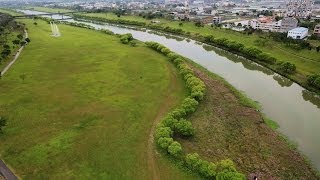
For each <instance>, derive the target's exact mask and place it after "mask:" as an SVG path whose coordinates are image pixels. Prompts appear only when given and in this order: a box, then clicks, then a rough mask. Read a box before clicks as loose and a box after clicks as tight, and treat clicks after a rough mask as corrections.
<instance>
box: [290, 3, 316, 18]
mask: <svg viewBox="0 0 320 180" xmlns="http://www.w3.org/2000/svg"><path fill="white" fill-rule="evenodd" d="M313 6H314V0H289V1H288V3H287V15H288V16H295V17H307V16H310V15H311V12H312V9H313Z"/></svg>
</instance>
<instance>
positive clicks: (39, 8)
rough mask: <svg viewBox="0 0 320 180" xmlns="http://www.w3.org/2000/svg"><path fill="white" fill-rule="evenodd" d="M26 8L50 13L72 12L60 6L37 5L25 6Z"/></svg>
mask: <svg viewBox="0 0 320 180" xmlns="http://www.w3.org/2000/svg"><path fill="white" fill-rule="evenodd" d="M26 8H27V9H32V10H35V11H42V12H51V13H58V12H60V13H65V12H72V10H70V9H62V8H59V9H58V8H47V7H39V6H27V7H26Z"/></svg>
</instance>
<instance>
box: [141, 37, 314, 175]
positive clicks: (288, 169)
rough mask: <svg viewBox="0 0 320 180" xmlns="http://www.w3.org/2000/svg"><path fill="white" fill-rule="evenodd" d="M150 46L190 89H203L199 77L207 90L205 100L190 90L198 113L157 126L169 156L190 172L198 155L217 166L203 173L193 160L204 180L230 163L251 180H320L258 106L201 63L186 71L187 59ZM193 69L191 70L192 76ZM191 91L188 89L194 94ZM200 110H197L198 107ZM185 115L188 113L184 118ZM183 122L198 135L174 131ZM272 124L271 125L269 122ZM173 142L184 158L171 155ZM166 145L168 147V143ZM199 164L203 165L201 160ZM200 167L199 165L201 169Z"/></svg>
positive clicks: (176, 113)
mask: <svg viewBox="0 0 320 180" xmlns="http://www.w3.org/2000/svg"><path fill="white" fill-rule="evenodd" d="M147 44H148V46H150V47H152V48H153V49H155V50H157V51H158V52H161V53H162V54H164V55H166V56H167V57H168V58H169V60H170V61H171V62H173V63H174V64H175V65H176V66H177V67H178V69H180V73H181V74H182V76H183V77H184V78H185V80H186V81H187V83H190V82H191V80H190V79H192V83H191V84H193V85H192V86H196V87H199V86H200V87H201V83H197V81H196V79H193V77H192V76H193V75H192V74H193V73H194V74H195V75H196V76H197V77H198V78H200V79H201V80H202V81H203V82H204V83H205V86H206V93H205V96H204V98H203V97H202V95H201V93H200V92H198V93H195V94H197V96H195V97H194V96H192V94H193V93H194V92H193V90H191V97H190V98H194V99H195V100H194V101H196V102H197V101H198V103H199V106H198V108H196V109H197V110H196V111H195V110H191V109H192V108H195V107H194V106H192V107H188V105H181V106H178V107H177V108H176V109H175V110H173V111H172V113H169V114H168V115H167V116H166V117H165V118H164V119H163V120H162V121H161V122H160V124H159V125H158V127H157V131H156V132H157V133H156V137H155V138H156V140H158V141H157V142H158V144H159V146H160V147H162V148H164V149H165V150H166V148H168V152H169V154H170V155H172V156H173V157H174V158H176V159H180V160H182V161H185V163H186V164H187V166H188V167H189V168H190V164H189V163H190V161H189V160H190V159H188V157H193V158H196V159H197V158H198V157H197V156H198V155H195V156H194V155H193V153H197V154H199V155H200V157H201V158H200V159H204V160H203V161H208V160H209V161H210V162H213V163H214V166H216V167H217V170H216V169H215V168H213V167H212V165H210V166H208V169H206V170H205V169H202V168H201V165H200V167H197V165H195V164H193V163H197V162H195V161H197V160H196V159H193V160H192V163H191V170H193V171H196V172H197V171H198V173H200V174H202V175H203V176H205V177H212V176H213V177H216V178H218V179H219V177H220V176H221V174H220V173H221V172H219V170H218V169H219V167H220V166H221V163H222V162H223V161H224V159H225V158H228V159H231V160H232V161H235V162H236V165H237V166H235V167H237V169H238V168H239V169H240V172H243V173H245V174H246V175H247V177H248V178H249V177H251V176H258V178H259V179H286V178H289V179H294V178H297V179H319V178H320V177H319V176H318V174H317V171H316V170H314V169H313V167H312V166H311V165H310V164H308V163H307V162H306V161H305V159H304V156H303V155H301V154H300V153H299V152H297V150H296V149H294V148H292V147H290V146H289V145H288V144H287V141H286V140H285V139H283V136H282V135H281V134H279V133H277V132H276V131H274V130H273V129H272V128H271V127H269V126H267V123H266V122H265V120H264V117H263V115H262V114H261V113H260V112H259V111H258V110H259V109H257V105H256V103H254V102H252V101H251V100H250V99H248V98H246V97H245V96H243V95H242V94H241V93H239V92H238V91H237V90H235V89H234V88H233V87H232V86H230V85H229V84H228V83H227V82H225V81H224V80H223V79H221V78H220V77H218V76H217V75H215V74H212V73H210V72H209V71H207V70H205V69H204V68H203V67H201V66H199V65H197V64H196V63H194V62H192V61H188V62H189V64H188V65H187V66H185V65H183V61H182V59H185V58H183V57H179V56H177V55H174V54H172V53H171V52H170V51H169V50H168V49H166V48H165V47H163V46H161V45H158V44H157V43H147ZM179 58H180V59H179ZM185 60H186V59H185ZM188 66H189V67H188ZM188 68H191V72H190V69H189V70H188ZM192 71H193V73H192ZM199 84H200V85H199ZM192 86H191V87H190V86H188V87H189V88H190V89H193V88H192ZM199 89H201V88H199ZM190 101H191V100H190ZM195 106H196V107H197V105H195ZM184 107H185V110H184ZM180 111H186V112H185V113H179V112H180ZM185 114H186V115H185ZM181 117H182V118H186V119H187V120H188V121H191V122H192V126H193V127H195V129H194V133H193V135H191V136H190V135H187V136H186V134H184V133H182V134H181V132H180V131H179V130H177V129H176V128H175V126H174V124H175V123H179V122H181V121H185V120H181V119H180V120H179V118H181ZM175 119H176V120H175ZM268 121H269V122H270V120H268ZM167 129H170V130H172V131H173V135H172V134H171V135H168V134H167V133H164V132H167ZM160 132H161V133H160ZM187 132H188V131H187ZM159 135H160V136H159ZM171 137H172V138H174V140H177V141H178V142H180V143H182V146H181V147H182V149H183V154H182V155H179V154H178V153H177V154H175V153H172V152H171V151H170V146H169V147H168V146H165V144H166V143H165V142H166V141H169V140H170V138H171ZM164 140H166V141H165V142H163V141H164ZM171 142H172V140H171ZM172 143H175V141H173V142H172ZM184 156H186V158H184ZM200 161H201V162H202V160H200ZM201 162H199V163H200V164H201ZM232 164H233V163H232V162H230V169H233V168H234V167H233V165H232ZM231 167H232V168H231ZM230 169H229V170H230ZM220 170H221V169H220ZM211 173H213V174H211ZM215 173H216V174H215ZM229 173H230V174H229V175H230V177H234V178H235V177H238V178H240V177H241V175H239V174H237V171H236V170H235V169H234V170H231V171H230V172H229ZM240 179H241V178H240Z"/></svg>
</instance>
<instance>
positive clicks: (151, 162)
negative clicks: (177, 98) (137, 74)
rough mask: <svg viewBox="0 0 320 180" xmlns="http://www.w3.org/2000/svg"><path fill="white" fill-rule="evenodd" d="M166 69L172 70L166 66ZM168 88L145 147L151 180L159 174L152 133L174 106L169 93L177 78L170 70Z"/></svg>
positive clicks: (157, 178)
mask: <svg viewBox="0 0 320 180" xmlns="http://www.w3.org/2000/svg"><path fill="white" fill-rule="evenodd" d="M168 69H172V68H171V67H169V65H168ZM169 78H170V79H169V81H170V82H169V86H168V89H167V91H166V96H165V98H164V100H163V102H162V103H161V106H160V109H159V110H158V113H157V116H156V117H155V119H154V120H153V124H152V128H151V130H150V133H149V139H148V147H147V158H148V159H147V161H148V167H149V169H150V171H151V172H152V174H153V175H152V179H153V180H160V172H159V167H158V165H157V163H156V155H157V153H158V152H157V150H156V148H155V142H154V136H153V135H154V133H155V129H156V126H157V124H158V123H159V122H160V120H161V118H162V117H164V115H165V114H166V113H167V112H168V111H169V110H170V108H171V107H172V106H173V105H174V101H173V99H172V98H173V97H172V95H171V92H172V91H174V90H175V89H176V87H177V77H176V75H175V74H174V73H173V72H172V70H170V77H169Z"/></svg>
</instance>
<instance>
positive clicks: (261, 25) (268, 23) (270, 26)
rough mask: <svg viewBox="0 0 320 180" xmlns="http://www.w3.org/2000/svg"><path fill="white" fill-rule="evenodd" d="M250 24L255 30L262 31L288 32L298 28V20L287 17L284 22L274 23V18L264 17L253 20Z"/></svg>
mask: <svg viewBox="0 0 320 180" xmlns="http://www.w3.org/2000/svg"><path fill="white" fill-rule="evenodd" d="M248 24H249V26H250V27H252V28H253V29H261V30H262V31H272V32H288V31H289V30H291V29H294V28H296V27H297V26H298V20H297V19H296V18H292V17H285V18H283V19H282V20H279V21H274V19H273V18H272V17H262V18H259V19H252V20H250V21H249V22H248Z"/></svg>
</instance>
